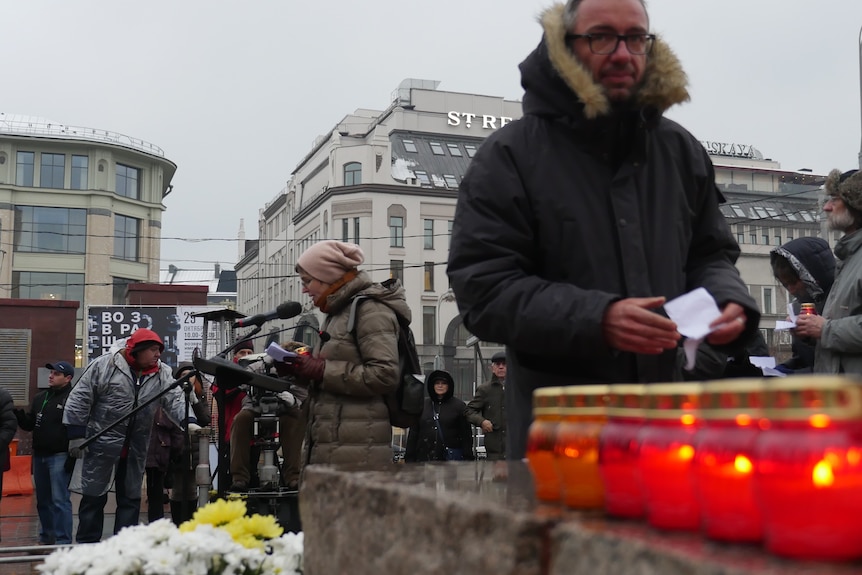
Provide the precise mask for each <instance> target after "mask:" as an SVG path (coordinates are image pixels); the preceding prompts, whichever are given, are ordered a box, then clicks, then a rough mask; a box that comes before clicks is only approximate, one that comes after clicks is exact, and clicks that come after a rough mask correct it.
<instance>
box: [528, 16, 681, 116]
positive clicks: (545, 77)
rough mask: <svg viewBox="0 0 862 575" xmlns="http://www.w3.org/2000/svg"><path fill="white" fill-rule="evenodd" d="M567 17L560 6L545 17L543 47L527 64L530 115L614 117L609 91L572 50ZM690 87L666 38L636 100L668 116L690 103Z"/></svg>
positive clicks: (651, 58) (651, 60)
mask: <svg viewBox="0 0 862 575" xmlns="http://www.w3.org/2000/svg"><path fill="white" fill-rule="evenodd" d="M563 11H564V5H563V4H556V5H554V6H552V7H550V8H548V9H547V10H546V11H545V12H544V13H543V14H542V16H541V17H540V22H541V24H542V28H543V29H544V36H543V38H542V42H541V43H540V44H539V46H538V47H537V48H536V49H535V50H534V51H533V53H532V54H530V55H529V56H528V57H527V59H526V60H524V62H522V63H521V66H520V69H521V85H522V86H523V87H524V90H525V91H526V95H525V96H524V112H525V113H530V112H531V111H532V112H533V113H541V112H545V113H547V112H551V111H552V110H554V111H556V112H557V113H562V114H564V115H567V116H577V115H580V114H583V116H584V117H585V118H586V119H588V120H589V119H594V118H597V117H600V116H605V115H608V114H609V112H610V111H611V104H610V101H609V100H608V97H607V95H606V94H605V90H604V88H603V87H602V86H601V85H599V84H597V83H596V82H595V81H594V80H593V77H592V74H591V73H590V72H589V71H588V70H587V69H586V68H585V67H584V66H583V65H582V64H581V63H580V62H579V61H578V60H577V59H576V58H575V56H574V54H572V52H571V51H570V50H569V48H568V46H567V45H566V41H565V35H566V27H565V24H564V23H563ZM687 85H688V78H687V76H686V74H685V72H684V71H683V69H682V65H681V64H680V62H679V60H678V59H677V57H676V55H675V54H674V53H673V51H672V50H671V49H670V47H669V46H668V45H667V44H665V43H664V42H663V41H662V39H661V38H656V41H655V43H654V45H653V49H652V52H651V53H650V55H649V56H648V57H647V65H646V69H645V70H644V78H643V82H642V85H641V86H640V88H639V89H638V91H637V94H636V102H637V105H638V107H639V108H641V109H653V110H654V111H655V112H658V113H659V114H661V113H664V112H665V110H667V109H668V108H670V107H671V106H673V105H674V104H679V103H682V102H686V101H688V100H689V94H688V90H687V89H686V86H687ZM572 94H574V95H575V96H576V98H572Z"/></svg>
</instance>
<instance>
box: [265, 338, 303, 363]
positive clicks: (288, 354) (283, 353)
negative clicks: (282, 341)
mask: <svg viewBox="0 0 862 575" xmlns="http://www.w3.org/2000/svg"><path fill="white" fill-rule="evenodd" d="M266 355H268V356H269V357H271V358H272V359H274V360H275V361H282V362H287V363H289V362H290V360H291V359H293V358H294V357H296V354H295V353H293V352H292V351H288V350H286V349H284V348H283V347H281V346H280V345H278V344H277V343H275V342H272V343H271V344H269V346H268V347H267V348H266Z"/></svg>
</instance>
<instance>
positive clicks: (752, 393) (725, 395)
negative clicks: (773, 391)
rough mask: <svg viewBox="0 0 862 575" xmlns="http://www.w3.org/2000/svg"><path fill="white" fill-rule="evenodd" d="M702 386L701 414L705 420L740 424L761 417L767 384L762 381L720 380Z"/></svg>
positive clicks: (751, 379) (750, 379)
mask: <svg viewBox="0 0 862 575" xmlns="http://www.w3.org/2000/svg"><path fill="white" fill-rule="evenodd" d="M702 385H703V391H702V393H701V394H700V415H701V416H702V417H703V418H704V419H705V420H707V421H717V420H722V421H726V420H737V421H738V422H740V423H741V422H751V421H752V420H755V419H760V418H762V417H763V415H764V405H765V402H766V399H765V394H766V385H767V384H766V383H765V381H764V379H763V378H760V377H758V378H754V377H752V378H743V379H721V380H716V381H707V382H704V383H703V384H702ZM745 424H746V425H747V423H745Z"/></svg>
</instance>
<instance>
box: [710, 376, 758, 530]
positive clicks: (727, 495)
mask: <svg viewBox="0 0 862 575" xmlns="http://www.w3.org/2000/svg"><path fill="white" fill-rule="evenodd" d="M763 393H764V383H763V379H731V380H722V381H714V382H708V383H705V384H704V385H703V393H702V394H701V402H700V414H701V417H702V419H703V423H704V426H703V428H702V429H701V430H700V431H699V432H698V434H697V436H696V443H695V451H696V456H695V459H694V474H695V490H696V492H697V495H698V501H699V503H700V510H701V515H702V517H701V524H702V528H703V531H704V533H705V534H706V536H707V537H710V538H712V539H717V540H720V541H731V542H740V543H743V542H744V543H756V542H759V541H760V540H761V539H762V537H763V518H762V515H761V512H760V506H759V504H758V502H757V499H756V497H755V491H754V461H755V457H754V447H755V442H756V441H757V438H758V435H759V433H760V429H761V427H768V422H767V420H766V419H764V417H763Z"/></svg>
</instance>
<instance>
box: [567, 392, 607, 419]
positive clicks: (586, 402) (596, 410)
mask: <svg viewBox="0 0 862 575" xmlns="http://www.w3.org/2000/svg"><path fill="white" fill-rule="evenodd" d="M610 390H611V386H609V385H570V386H567V387H564V388H563V397H562V400H563V415H564V416H578V415H581V416H587V415H605V414H606V413H607V406H608V400H609V398H610Z"/></svg>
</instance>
